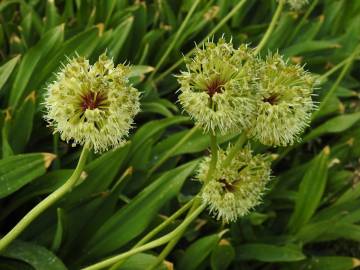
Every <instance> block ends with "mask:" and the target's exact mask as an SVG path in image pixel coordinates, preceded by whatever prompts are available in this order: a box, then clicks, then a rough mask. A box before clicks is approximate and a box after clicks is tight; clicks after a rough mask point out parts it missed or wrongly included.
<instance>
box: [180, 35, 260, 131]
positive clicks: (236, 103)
mask: <svg viewBox="0 0 360 270" xmlns="http://www.w3.org/2000/svg"><path fill="white" fill-rule="evenodd" d="M252 59H253V51H252V50H251V49H249V48H248V47H247V46H245V45H242V46H241V47H239V48H238V49H234V48H233V46H232V44H231V43H226V42H225V41H224V39H220V40H219V42H218V43H217V44H215V43H213V42H207V43H206V44H205V45H204V46H203V47H202V48H196V49H195V53H194V57H193V58H192V59H186V66H187V71H184V72H182V73H181V75H179V76H178V81H179V83H180V91H181V93H180V95H179V100H180V103H181V104H182V106H183V108H184V109H185V110H186V111H187V112H188V113H189V115H190V116H191V117H192V118H193V119H194V120H195V121H196V123H197V124H198V125H199V126H201V127H202V128H203V129H204V130H205V131H206V132H210V133H213V134H214V133H221V134H226V133H229V132H233V131H240V130H242V129H244V128H248V127H249V126H250V124H251V122H250V116H251V115H252V114H253V113H254V109H255V101H254V99H253V95H254V87H253V84H254V79H255V78H254V77H253V72H252V66H251V62H252ZM245 62H246V63H247V64H246V65H244V63H245Z"/></svg>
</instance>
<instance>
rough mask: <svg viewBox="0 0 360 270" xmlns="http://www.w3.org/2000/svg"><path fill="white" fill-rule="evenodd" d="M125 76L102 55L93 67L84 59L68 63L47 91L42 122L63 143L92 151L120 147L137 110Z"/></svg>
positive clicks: (122, 68) (135, 94) (135, 97)
mask: <svg viewBox="0 0 360 270" xmlns="http://www.w3.org/2000/svg"><path fill="white" fill-rule="evenodd" d="M128 73H129V67H127V66H124V65H118V66H116V67H114V63H113V61H112V60H111V59H108V58H107V56H106V55H105V54H102V55H101V56H100V57H99V60H98V61H97V62H96V63H95V64H94V65H90V64H89V61H88V60H86V59H85V58H83V57H76V58H73V59H71V60H69V63H68V64H67V65H65V66H64V67H63V68H62V69H61V70H60V71H59V72H58V73H57V76H56V80H55V81H54V82H52V83H51V84H50V85H49V86H48V88H47V93H46V96H45V102H44V104H45V107H46V109H47V114H46V115H45V119H46V120H47V121H48V123H49V125H50V126H52V127H53V128H54V132H59V133H60V135H61V138H62V139H63V140H65V141H67V142H69V141H73V142H74V143H75V144H80V145H83V144H85V143H87V144H88V145H89V147H90V148H92V149H93V150H94V151H95V152H103V151H106V150H108V149H109V148H112V147H117V146H120V145H122V144H123V143H124V142H125V139H124V136H126V135H128V132H129V129H130V128H131V126H132V124H133V119H134V117H135V115H136V114H137V113H138V112H139V109H140V103H139V96H140V95H139V92H138V91H137V90H136V89H135V88H133V87H131V85H130V84H129V81H128V78H127V74H128Z"/></svg>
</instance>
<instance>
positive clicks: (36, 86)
mask: <svg viewBox="0 0 360 270" xmlns="http://www.w3.org/2000/svg"><path fill="white" fill-rule="evenodd" d="M310 2H311V3H310V4H309V5H308V6H306V7H305V8H304V9H303V11H301V12H294V11H291V10H290V9H289V8H286V10H285V11H284V12H283V13H282V15H281V17H280V20H279V23H278V24H277V26H276V28H275V31H274V33H273V34H272V36H271V38H270V41H269V42H268V43H267V45H266V47H265V49H264V51H265V52H266V51H267V50H272V51H275V50H278V51H279V52H281V53H282V54H284V55H285V56H287V57H289V59H290V60H289V61H292V62H294V63H304V64H305V63H306V68H307V69H308V70H310V71H312V72H314V73H317V74H320V75H321V74H324V73H326V72H328V71H329V70H331V68H333V67H334V66H336V65H337V64H339V63H342V62H343V61H346V62H345V63H346V64H345V65H340V68H339V69H337V70H336V72H331V75H330V76H329V77H328V80H327V81H326V82H324V83H323V85H322V86H321V87H320V88H319V89H318V91H317V93H316V94H317V96H316V97H315V99H317V100H319V101H320V100H324V99H325V102H323V103H322V105H321V107H320V108H321V110H319V111H318V113H317V114H316V117H315V118H314V120H313V122H312V125H311V127H309V128H308V130H307V131H306V133H305V134H304V140H303V141H301V142H300V143H298V144H296V145H295V146H293V147H291V148H289V149H281V148H279V149H265V148H264V147H262V146H260V145H258V146H257V145H256V144H255V143H253V145H254V146H256V149H257V151H259V152H261V151H270V152H272V153H273V154H274V158H275V161H274V166H273V175H274V177H273V180H272V183H271V186H270V187H269V192H268V193H267V195H266V196H265V199H264V202H263V204H262V205H261V206H260V207H258V208H257V209H256V211H255V212H253V213H252V214H250V215H249V216H247V217H245V218H242V219H241V220H240V221H238V222H237V223H235V224H231V225H229V226H226V225H225V226H224V225H222V224H220V223H219V222H216V221H215V220H214V219H213V218H212V217H211V216H209V215H208V214H206V213H203V214H202V215H201V216H200V217H199V218H198V219H197V221H196V223H195V224H194V225H193V226H191V228H189V229H188V230H187V232H186V234H185V236H184V237H183V238H182V239H181V241H180V242H179V244H178V245H177V246H176V248H175V249H174V251H173V252H172V253H171V254H170V255H169V256H168V258H167V260H168V261H170V262H171V263H173V264H174V267H175V268H176V269H186V270H189V269H214V270H215V269H216V270H217V269H269V270H270V269H283V270H287V269H310V268H311V269H321V270H325V269H326V270H347V269H352V268H355V267H356V266H358V265H360V261H359V260H358V259H357V258H360V249H359V243H358V242H359V241H360V225H359V222H360V210H359V208H358V205H359V203H360V199H359V197H360V185H358V182H359V180H360V163H359V156H360V128H359V127H360V124H359V120H360V103H359V96H360V92H359V89H360V65H359V62H358V60H359V59H360V58H359V54H358V52H359V43H360V27H359V25H360V1H342V0H322V1H321V0H320V1H317V0H313V1H310ZM193 4H194V1H193V0H184V1H176V0H157V1H135V2H133V1H125V0H118V1H116V0H109V1H100V0H99V1H95V0H85V1H80V0H65V1H53V0H49V1H40V0H29V1H21V0H8V1H3V2H1V3H0V21H1V25H0V48H1V50H0V61H1V67H0V97H1V101H0V106H1V110H2V114H1V117H0V128H1V141H0V150H1V151H0V153H1V157H2V159H1V161H0V210H1V211H0V232H1V233H3V234H4V233H5V232H7V231H8V230H9V229H10V228H11V227H12V226H13V225H14V224H15V223H16V221H17V220H19V218H20V217H22V216H23V215H24V214H25V213H26V212H27V211H28V210H29V209H31V207H32V206H33V205H35V204H36V203H37V202H38V201H39V200H40V199H41V198H42V197H43V196H44V195H46V194H48V193H50V192H51V191H53V190H54V189H56V188H57V187H59V186H60V185H61V184H62V183H63V182H64V181H65V180H66V179H67V177H68V176H69V175H70V174H71V169H72V168H74V165H75V164H76V161H77V159H78V157H79V154H80V151H79V149H78V148H74V147H71V145H68V144H66V143H64V142H62V141H60V140H59V138H58V136H57V135H56V134H55V135H52V133H51V130H50V129H49V128H47V127H46V124H45V122H44V121H43V120H42V114H43V110H44V108H43V107H42V94H43V91H44V87H45V86H46V84H47V83H48V82H50V81H51V80H52V79H53V76H54V73H55V72H56V71H57V70H58V69H59V67H60V63H64V62H66V57H71V56H72V55H74V54H75V52H77V53H78V54H79V55H83V56H86V57H88V58H90V60H91V61H94V60H96V58H97V57H98V56H99V55H100V54H101V53H102V52H103V51H104V50H107V52H108V54H110V55H111V56H112V57H113V58H114V60H115V62H117V63H122V62H125V61H126V62H127V63H131V64H132V65H133V69H132V70H133V71H132V74H131V81H132V82H133V84H134V85H135V86H136V87H137V88H138V89H139V90H140V91H141V92H142V112H141V113H140V115H138V117H137V119H136V123H137V126H136V127H135V128H134V129H133V133H132V135H131V137H130V141H131V142H130V143H129V144H128V145H126V146H125V147H123V148H120V149H117V150H114V151H110V152H107V153H106V154H104V155H102V156H100V157H99V156H96V155H93V156H92V157H91V161H90V162H88V165H87V166H86V169H85V171H86V175H85V174H84V177H83V178H84V181H83V182H82V183H81V184H80V185H78V186H77V187H76V188H75V189H74V190H73V192H71V193H70V194H68V195H67V196H66V197H65V198H64V199H63V200H62V201H60V202H59V203H58V204H57V205H56V206H55V207H53V208H51V209H49V210H48V211H46V213H44V214H43V215H42V216H41V217H40V218H38V219H37V220H36V221H35V222H34V223H33V224H31V226H30V227H29V228H28V229H27V230H26V231H25V233H23V234H22V235H21V240H18V241H16V242H15V243H14V244H12V245H11V247H10V248H9V249H8V250H6V252H4V253H2V254H1V257H0V269H24V270H27V269H36V270H41V269H54V270H64V269H79V267H80V266H84V265H88V264H90V263H93V262H95V261H98V260H100V259H103V258H105V257H106V256H108V255H111V254H116V253H118V252H120V251H123V250H127V249H128V248H129V247H131V246H132V245H133V244H134V243H135V242H136V241H137V240H138V239H139V238H140V237H141V236H143V235H144V234H145V233H146V232H147V231H149V230H150V229H151V228H153V227H154V226H156V224H158V223H160V222H161V221H162V220H163V219H164V218H165V217H166V216H167V215H169V214H171V213H173V212H174V211H176V209H178V208H179V205H182V204H183V203H184V202H186V201H188V200H189V199H190V198H191V197H192V195H194V194H196V191H197V190H198V189H199V184H198V183H197V182H195V181H191V180H190V179H191V175H192V174H193V173H194V170H195V169H196V166H197V164H198V161H199V158H200V157H202V156H203V155H204V154H206V153H207V148H208V146H209V140H208V138H207V137H205V136H203V135H202V134H201V132H200V131H195V132H193V131H192V130H191V128H192V122H191V121H190V120H189V118H188V117H187V116H185V115H183V114H182V113H181V110H180V108H179V106H178V104H177V103H176V99H177V94H176V90H177V88H178V84H177V82H176V79H175V78H174V76H173V74H176V73H178V72H179V71H180V70H181V68H183V66H182V54H186V53H188V52H190V51H191V50H192V48H193V47H194V42H197V43H198V44H199V43H201V42H202V41H203V40H204V39H206V38H208V37H209V36H210V37H211V36H212V35H213V34H215V38H217V37H219V36H221V35H222V34H224V36H225V37H226V38H227V39H230V37H232V39H233V42H234V43H235V44H236V45H238V44H240V43H250V44H251V45H253V46H255V45H256V44H257V43H258V42H259V40H260V39H261V37H262V35H263V34H264V32H265V31H266V29H267V27H268V24H269V22H270V20H271V17H272V15H273V13H274V11H275V8H276V4H277V3H276V2H275V1H267V0H258V1H252V0H251V1H250V0H249V1H231V0H210V1H200V3H199V5H198V6H197V7H196V9H195V10H193V14H192V15H191V16H190V17H189V19H188V20H185V18H186V15H187V14H188V13H189V12H192V10H191V8H192V5H193ZM182 23H185V25H184V24H182ZM182 25H183V26H182ZM181 26H182V28H181ZM179 28H181V29H180V31H181V32H180V31H179ZM171 44H173V45H174V46H170V45H171ZM168 48H170V49H171V48H172V49H171V50H169V49H168ZM356 50H357V51H356ZM164 55H165V57H164ZM332 70H333V69H332ZM190 132H191V133H190ZM187 134H188V135H189V136H190V137H189V139H188V141H187V142H186V143H184V144H183V145H181V147H179V148H178V149H177V150H176V151H175V152H174V153H173V154H172V155H171V157H170V158H169V159H168V160H167V161H166V162H165V163H164V164H163V165H162V166H161V167H159V168H157V167H154V165H155V164H156V162H157V161H158V160H160V159H161V158H162V157H164V155H165V153H166V152H167V150H168V149H170V148H171V147H173V146H174V145H175V144H176V143H177V142H178V141H179V140H180V139H181V138H183V137H184V136H186V135H187ZM236 136H237V134H233V135H232V136H227V137H222V138H220V139H219V140H220V142H222V143H224V145H226V144H227V143H228V142H229V141H231V140H233V139H235V138H236ZM54 155H56V159H54V158H55V156H54ZM185 180H186V181H185ZM189 180H190V181H189ZM176 224H177V222H175V223H174V224H173V225H172V226H174V227H175V226H176ZM158 252H161V248H159V249H155V250H153V251H152V252H149V253H147V254H138V255H135V256H133V257H131V258H130V259H129V260H127V261H126V262H125V264H124V265H123V266H122V268H121V269H146V266H148V265H150V264H151V263H152V262H153V261H154V260H155V258H156V257H155V256H156V255H157V254H158ZM65 265H66V266H65ZM165 267H166V266H165V265H162V266H161V267H160V268H165ZM167 267H170V266H169V264H167Z"/></svg>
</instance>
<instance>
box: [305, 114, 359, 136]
mask: <svg viewBox="0 0 360 270" xmlns="http://www.w3.org/2000/svg"><path fill="white" fill-rule="evenodd" d="M359 120H360V112H356V113H352V114H345V115H340V116H336V117H334V118H331V119H330V120H328V121H326V122H325V123H324V124H322V125H320V126H319V127H317V128H315V129H313V130H312V131H311V132H310V133H309V134H307V135H306V136H305V137H304V140H303V142H308V141H310V140H313V139H315V138H317V137H319V136H321V135H323V134H327V133H340V132H343V131H345V130H347V129H348V128H350V127H352V126H353V125H354V124H355V123H356V122H358V121H359Z"/></svg>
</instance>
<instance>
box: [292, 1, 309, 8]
mask: <svg viewBox="0 0 360 270" xmlns="http://www.w3.org/2000/svg"><path fill="white" fill-rule="evenodd" d="M287 3H288V4H289V6H290V8H291V9H292V10H300V9H301V8H302V7H303V6H305V5H307V4H308V3H309V1H308V0H287Z"/></svg>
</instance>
